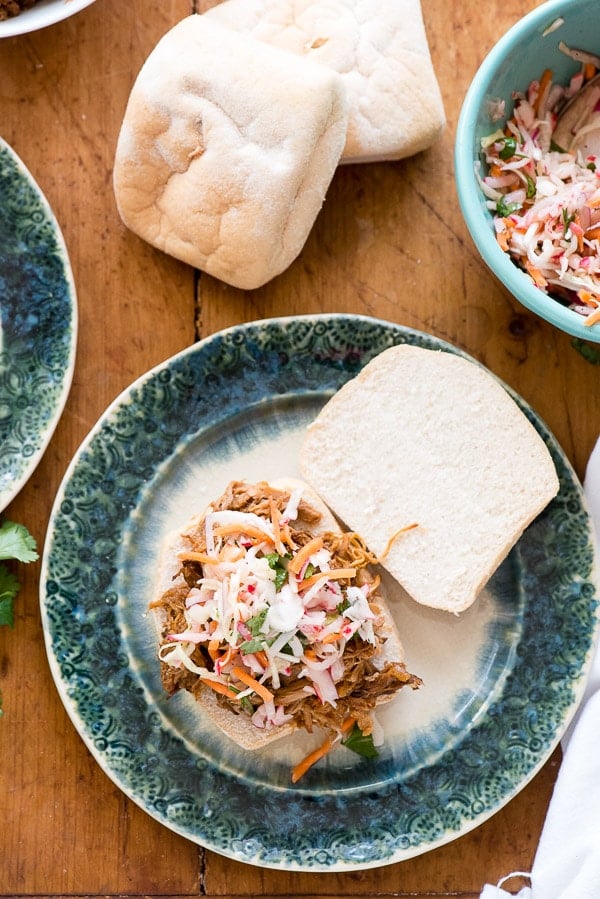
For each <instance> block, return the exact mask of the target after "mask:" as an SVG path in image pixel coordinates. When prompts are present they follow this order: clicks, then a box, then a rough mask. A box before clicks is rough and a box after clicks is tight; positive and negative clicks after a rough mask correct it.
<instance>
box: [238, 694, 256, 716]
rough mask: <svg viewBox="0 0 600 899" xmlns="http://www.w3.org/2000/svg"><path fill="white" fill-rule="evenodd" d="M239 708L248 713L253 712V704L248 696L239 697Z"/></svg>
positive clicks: (251, 713)
mask: <svg viewBox="0 0 600 899" xmlns="http://www.w3.org/2000/svg"><path fill="white" fill-rule="evenodd" d="M240 708H241V709H242V711H243V712H246V713H247V714H248V715H253V714H254V706H253V705H252V702H251V701H250V697H249V696H242V698H241V699H240Z"/></svg>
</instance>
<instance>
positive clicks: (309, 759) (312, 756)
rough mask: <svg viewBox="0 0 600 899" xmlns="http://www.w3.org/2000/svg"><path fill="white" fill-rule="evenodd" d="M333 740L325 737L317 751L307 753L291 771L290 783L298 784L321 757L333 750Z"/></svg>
mask: <svg viewBox="0 0 600 899" xmlns="http://www.w3.org/2000/svg"><path fill="white" fill-rule="evenodd" d="M333 743H334V741H333V738H332V737H327V739H326V740H325V742H324V743H321V745H320V746H319V747H317V749H314V750H313V751H312V752H309V754H308V755H307V756H305V757H304V758H303V759H302V761H301V762H298V764H297V765H295V766H294V768H293V769H292V783H294V784H295V783H298V781H299V780H300V778H301V777H304V775H305V774H306V772H307V771H308V770H309V768H312V766H313V765H314V764H315V763H316V762H318V761H319V759H322V758H323V756H325V755H327V753H328V752H330V751H331V749H333Z"/></svg>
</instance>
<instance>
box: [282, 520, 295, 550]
mask: <svg viewBox="0 0 600 899" xmlns="http://www.w3.org/2000/svg"><path fill="white" fill-rule="evenodd" d="M280 531H281V540H282V543H285V544H286V546H289V548H290V549H295V548H296V544H295V543H294V541H293V539H292V532H291V530H290V526H289V523H288V522H287V521H286V522H284V523H283V524H282V525H280Z"/></svg>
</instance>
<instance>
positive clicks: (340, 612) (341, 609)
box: [336, 596, 350, 615]
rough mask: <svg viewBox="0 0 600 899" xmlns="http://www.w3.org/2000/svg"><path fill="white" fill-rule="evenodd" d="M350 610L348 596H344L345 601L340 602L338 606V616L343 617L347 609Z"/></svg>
mask: <svg viewBox="0 0 600 899" xmlns="http://www.w3.org/2000/svg"><path fill="white" fill-rule="evenodd" d="M349 608H350V600H349V599H348V597H347V596H344V598H343V600H342V601H341V602H338V604H337V606H336V609H337V613H338V615H343V614H344V612H345V611H346V609H349Z"/></svg>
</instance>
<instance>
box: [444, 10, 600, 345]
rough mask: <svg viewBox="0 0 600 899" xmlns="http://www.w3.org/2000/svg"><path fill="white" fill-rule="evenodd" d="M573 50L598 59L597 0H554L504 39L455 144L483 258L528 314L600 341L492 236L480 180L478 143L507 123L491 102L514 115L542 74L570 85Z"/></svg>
mask: <svg viewBox="0 0 600 899" xmlns="http://www.w3.org/2000/svg"><path fill="white" fill-rule="evenodd" d="M561 41H563V42H564V43H565V44H566V45H567V46H568V47H572V48H578V49H584V50H587V51H588V52H590V53H594V54H596V55H598V54H600V3H599V2H598V0H549V2H547V3H544V4H542V5H541V6H539V7H538V8H537V9H534V10H533V11H532V12H530V13H528V14H527V15H526V16H524V18H522V19H520V20H519V21H518V22H517V23H516V24H515V25H514V26H513V27H512V28H511V29H510V30H509V31H507V32H506V34H505V35H504V36H503V37H502V38H501V39H500V40H499V41H498V43H497V44H496V45H495V46H494V48H493V49H492V50H491V51H490V53H489V54H488V56H487V57H486V58H485V60H484V61H483V63H482V65H481V66H480V68H479V70H478V71H477V73H476V75H475V77H474V79H473V81H472V83H471V86H470V88H469V90H468V92H467V94H466V97H465V100H464V103H463V107H462V110H461V114H460V118H459V122H458V127H457V133H456V144H455V173H456V187H457V192H458V199H459V203H460V207H461V210H462V213H463V215H464V218H465V221H466V224H467V227H468V229H469V231H470V234H471V237H472V239H473V241H474V243H475V246H476V247H477V249H478V250H479V252H480V254H481V256H482V258H483V260H484V261H485V262H486V263H487V265H488V266H489V268H490V269H491V270H492V272H493V273H494V274H495V275H496V277H497V278H498V279H499V280H500V281H501V282H502V283H503V284H504V285H505V287H507V288H508V290H509V291H510V292H511V293H512V295H513V296H514V297H515V298H516V299H517V300H518V301H519V302H520V303H521V304H522V305H523V306H525V307H526V308H527V309H529V310H530V311H531V312H534V313H535V314H536V315H539V316H540V318H543V319H545V320H546V321H548V322H550V323H551V324H553V325H555V326H556V327H557V328H560V329H561V330H562V331H565V332H566V333H567V334H571V335H573V336H575V337H579V338H583V339H584V340H588V341H593V342H596V343H598V342H600V324H597V325H592V326H589V327H588V326H586V325H585V324H584V321H585V319H584V318H583V317H582V316H581V315H579V314H578V313H576V312H573V311H572V310H570V309H567V308H566V307H564V306H562V305H561V304H560V303H559V302H558V301H557V300H554V299H553V298H552V297H549V296H548V295H547V294H545V293H544V292H543V291H541V290H540V289H539V288H537V287H535V286H534V284H533V282H532V281H531V279H530V278H529V276H528V275H527V274H525V273H524V272H523V271H521V270H520V269H519V268H518V267H517V266H516V265H515V263H513V262H512V260H511V259H510V257H509V256H508V254H506V253H504V252H503V251H502V250H501V249H500V247H499V246H498V244H497V243H496V239H495V236H494V232H493V225H492V215H491V213H490V211H489V210H488V209H487V208H486V206H485V199H484V197H483V194H482V193H481V191H480V189H479V186H478V183H477V180H476V177H475V165H476V162H477V161H478V160H479V159H480V140H481V138H482V137H484V136H485V135H487V134H490V133H491V132H492V131H494V130H495V129H496V128H498V127H502V122H497V121H492V119H491V118H490V114H489V112H490V105H491V104H493V103H495V101H496V100H499V99H500V100H503V101H505V104H506V110H505V111H506V115H507V116H508V115H510V114H511V112H512V107H513V104H512V100H511V96H512V92H513V91H514V90H524V89H526V88H527V87H528V85H529V84H530V82H531V81H533V80H534V79H536V78H539V77H540V76H541V74H542V72H543V71H544V69H546V68H549V69H552V70H553V72H554V76H555V80H557V81H560V82H561V83H567V82H568V80H569V78H570V76H571V75H572V74H573V73H574V72H575V71H577V69H578V68H579V64H578V63H576V62H574V61H573V60H572V59H571V58H570V57H569V56H567V55H566V54H565V53H563V52H562V51H561V50H560V49H559V43H560V42H561Z"/></svg>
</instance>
